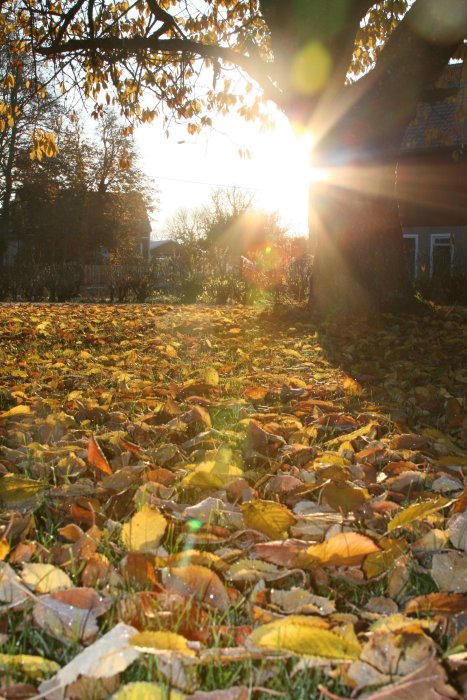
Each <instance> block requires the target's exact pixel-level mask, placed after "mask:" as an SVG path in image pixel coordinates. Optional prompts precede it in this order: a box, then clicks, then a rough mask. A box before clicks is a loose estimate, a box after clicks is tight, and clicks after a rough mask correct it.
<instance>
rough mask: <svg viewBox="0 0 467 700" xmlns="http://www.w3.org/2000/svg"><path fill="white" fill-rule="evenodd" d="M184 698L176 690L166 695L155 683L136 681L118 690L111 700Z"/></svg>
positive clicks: (170, 699) (172, 699)
mask: <svg viewBox="0 0 467 700" xmlns="http://www.w3.org/2000/svg"><path fill="white" fill-rule="evenodd" d="M185 697H186V696H185V695H182V694H181V693H179V692H178V691H177V690H170V691H168V694H167V690H166V688H163V689H162V688H161V687H160V686H159V685H157V683H149V682H147V681H136V682H135V683H127V685H124V686H123V688H120V690H118V691H117V692H116V693H115V694H114V695H112V698H111V700H184V698H185Z"/></svg>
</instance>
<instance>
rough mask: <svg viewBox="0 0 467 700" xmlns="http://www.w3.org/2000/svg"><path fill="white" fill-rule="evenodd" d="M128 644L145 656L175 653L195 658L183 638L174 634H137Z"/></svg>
mask: <svg viewBox="0 0 467 700" xmlns="http://www.w3.org/2000/svg"><path fill="white" fill-rule="evenodd" d="M130 644H131V646H132V647H135V648H136V649H138V650H139V651H141V652H144V653H146V654H157V653H159V652H177V653H178V654H183V655H184V656H196V654H195V652H194V651H193V649H190V647H189V646H188V642H187V640H186V639H185V637H182V635H180V634H175V632H139V633H138V634H135V636H134V637H132V638H131V639H130Z"/></svg>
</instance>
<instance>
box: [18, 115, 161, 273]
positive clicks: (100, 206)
mask: <svg viewBox="0 0 467 700" xmlns="http://www.w3.org/2000/svg"><path fill="white" fill-rule="evenodd" d="M57 143H58V146H59V153H58V155H57V157H56V158H47V159H45V160H44V159H41V160H36V159H34V160H32V161H31V160H30V159H29V158H28V159H27V164H26V165H25V167H24V168H23V170H22V171H21V172H20V178H19V179H20V186H19V187H18V191H17V196H16V200H15V202H14V203H13V205H12V220H13V225H14V228H15V232H16V233H17V235H18V236H19V238H20V240H21V241H22V248H23V254H24V255H26V256H33V257H34V258H35V259H40V260H42V262H47V263H49V262H67V261H75V262H81V263H85V262H94V261H95V260H96V259H100V257H101V252H102V249H103V248H105V249H107V250H108V251H112V250H114V249H116V248H118V247H120V248H121V249H122V251H126V254H127V255H130V253H134V252H138V253H139V252H140V246H141V240H142V237H143V236H146V238H147V242H148V244H149V233H150V224H149V220H148V214H147V211H148V209H149V208H150V206H151V194H152V188H151V186H150V183H149V182H148V179H147V178H145V176H144V175H143V173H142V171H141V170H140V169H139V167H138V162H137V160H138V159H137V152H136V147H135V144H134V141H133V139H132V138H131V137H130V136H122V134H121V125H119V124H118V121H117V120H116V118H115V116H114V115H112V114H111V115H109V116H107V117H106V118H105V119H104V120H102V122H101V123H100V124H99V128H98V130H97V136H96V138H94V139H91V138H89V137H87V136H86V135H85V134H84V132H83V129H82V128H81V125H80V122H79V120H78V119H77V117H76V116H75V117H74V118H73V120H72V122H71V123H70V124H66V125H64V126H63V127H62V128H61V130H60V131H59V133H58V138H57ZM123 159H125V160H124V162H122V160H123Z"/></svg>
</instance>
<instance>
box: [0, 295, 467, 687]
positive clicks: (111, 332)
mask: <svg viewBox="0 0 467 700" xmlns="http://www.w3.org/2000/svg"><path fill="white" fill-rule="evenodd" d="M464 318H465V317H464ZM0 340H1V350H0V361H1V366H2V375H1V380H0V381H1V383H0V499H1V502H2V511H1V516H0V642H1V653H0V678H1V681H0V695H2V694H3V696H4V697H5V698H27V697H35V696H37V695H40V697H45V698H52V699H55V698H78V699H80V700H81V699H83V700H87V699H91V698H94V699H97V698H107V697H112V698H116V699H118V700H122V699H126V700H132V699H134V698H137V699H138V700H145V699H146V698H148V699H149V698H165V697H169V693H170V697H171V698H172V700H178V699H180V698H183V697H190V698H192V699H193V700H203V699H205V698H213V699H218V700H246V699H247V698H250V697H252V698H267V697H273V698H274V697H282V698H292V699H295V698H297V699H298V698H303V699H305V698H306V699H309V698H318V697H322V698H328V697H329V698H339V697H350V696H351V695H352V697H369V698H372V700H383V699H389V698H390V699H391V700H398V699H400V700H403V699H407V698H409V697H417V698H420V699H421V698H424V700H443V699H444V698H461V697H462V696H463V693H465V692H466V689H467V661H466V659H467V652H466V648H467V604H466V603H467V599H466V593H467V553H466V552H467V510H466V509H467V491H466V490H465V486H466V484H465V470H466V466H467V457H466V452H465V448H466V443H467V419H466V414H465V398H466V397H465V391H466V388H467V364H466V347H467V344H466V337H465V328H464V327H463V316H462V314H461V313H460V312H456V311H445V310H444V311H443V310H437V311H435V312H433V313H432V314H431V315H428V316H425V317H417V318H415V317H413V318H409V317H407V318H405V319H402V320H401V319H395V318H393V317H386V318H382V319H380V320H378V321H373V322H366V323H363V322H362V323H352V324H347V325H345V324H341V325H337V324H336V325H332V324H329V325H327V326H321V327H316V326H313V325H311V324H309V323H307V322H306V320H304V318H303V316H300V315H299V314H294V312H292V311H291V312H290V313H289V314H283V315H282V317H280V318H278V319H274V317H273V316H269V317H267V316H261V315H260V314H259V313H258V312H257V311H255V310H248V309H243V308H234V309H221V308H200V307H182V308H176V307H169V306H121V307H113V306H91V305H61V306H60V305H56V306H55V305H6V306H3V307H0Z"/></svg>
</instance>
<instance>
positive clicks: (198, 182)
mask: <svg viewBox="0 0 467 700" xmlns="http://www.w3.org/2000/svg"><path fill="white" fill-rule="evenodd" d="M151 177H153V178H154V179H155V180H168V181H169V182H185V183H186V184H187V185H207V186H209V187H227V188H231V189H235V188H236V187H238V188H240V189H242V190H254V191H255V192H259V191H260V189H261V188H260V187H249V186H248V185H241V184H239V183H237V184H227V185H226V184H225V183H223V182H205V181H203V180H185V179H183V178H178V177H166V176H165V175H151Z"/></svg>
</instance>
